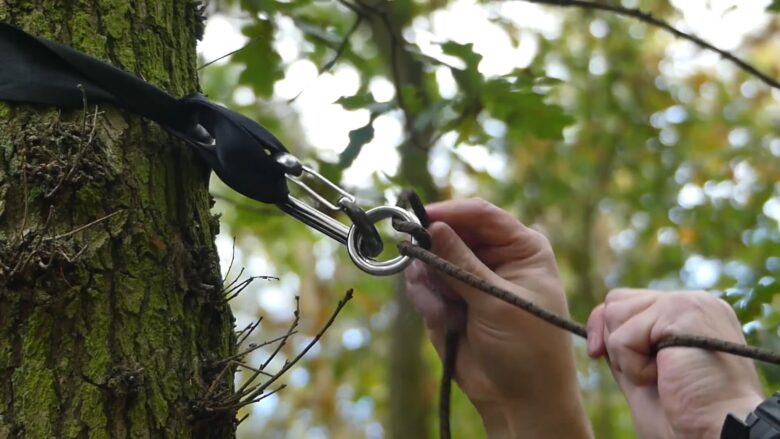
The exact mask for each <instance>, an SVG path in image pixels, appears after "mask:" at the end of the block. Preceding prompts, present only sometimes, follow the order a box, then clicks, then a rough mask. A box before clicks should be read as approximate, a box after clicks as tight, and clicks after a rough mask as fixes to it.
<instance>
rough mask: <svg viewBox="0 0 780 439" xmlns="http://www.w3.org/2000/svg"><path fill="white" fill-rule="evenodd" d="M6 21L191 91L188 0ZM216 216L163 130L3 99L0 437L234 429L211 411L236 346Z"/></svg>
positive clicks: (85, 0)
mask: <svg viewBox="0 0 780 439" xmlns="http://www.w3.org/2000/svg"><path fill="white" fill-rule="evenodd" d="M0 20H3V21H7V22H10V23H13V24H16V25H17V26H20V27H21V28H23V29H25V30H27V31H28V32H31V33H33V34H36V35H42V36H45V37H48V38H51V39H54V40H57V41H61V42H64V43H65V44H68V45H71V46H74V47H76V48H78V49H80V50H82V51H85V52H87V53H89V54H90V55H92V56H95V57H98V58H101V59H104V60H109V61H110V62H112V63H113V64H114V65H116V66H119V67H121V68H123V69H125V70H128V71H131V72H134V73H136V74H138V75H140V76H142V77H143V78H144V79H146V80H147V81H149V82H151V83H153V84H155V85H157V86H159V87H161V88H163V89H165V90H167V91H168V92H170V93H172V94H174V95H177V96H181V95H184V94H186V93H190V92H192V91H195V90H197V75H196V70H195V63H196V56H195V41H196V38H195V36H196V33H197V32H198V28H199V27H201V26H202V22H201V21H200V18H199V13H198V10H197V5H195V4H193V3H192V2H191V1H189V0H135V1H126V0H70V1H67V0H66V1H63V0H59V1H58V0H0ZM209 207H210V198H209V195H208V192H207V172H206V170H205V169H204V167H203V166H202V165H201V164H199V162H198V161H197V160H196V158H195V157H194V156H193V154H192V152H191V151H189V150H188V149H187V148H186V147H185V146H184V145H181V144H179V143H178V142H174V141H172V140H171V138H170V137H169V136H168V135H167V134H165V132H164V131H163V130H162V129H161V128H160V127H158V126H156V125H155V124H154V123H152V122H149V121H146V120H141V119H140V118H139V117H137V116H134V115H130V114H127V113H125V112H121V111H117V110H116V109H113V108H109V107H106V106H101V107H100V108H98V112H97V115H95V107H94V105H92V104H87V106H86V108H85V109H81V110H77V111H67V112H66V111H62V112H60V111H58V110H56V109H51V108H37V107H36V108H34V107H31V106H18V105H7V104H2V103H0V438H5V437H25V438H53V437H90V438H92V437H96V438H100V437H229V436H232V435H233V432H234V426H233V416H232V414H231V413H229V412H225V413H219V414H217V415H215V414H213V413H212V414H209V413H206V410H204V407H205V405H204V401H203V397H204V395H205V394H206V393H207V389H208V388H209V387H210V386H211V384H212V382H213V381H214V380H215V379H216V376H217V375H218V374H219V372H220V371H219V370H217V369H216V368H215V367H212V366H211V364H212V363H213V361H214V360H215V359H218V358H220V357H225V356H227V355H229V354H230V353H231V351H232V350H233V349H234V334H233V332H232V323H233V322H232V316H231V314H230V310H229V308H228V306H227V304H226V303H225V302H224V300H223V299H222V295H221V293H222V292H221V280H220V277H219V270H218V259H217V256H216V250H215V247H214V245H213V238H214V235H215V234H216V233H217V230H218V223H217V221H216V219H215V218H213V217H212V216H211V215H210V213H209ZM221 380H222V381H224V382H222V383H219V384H220V385H219V386H215V387H214V388H215V389H217V391H215V392H212V394H218V393H219V392H220V391H223V392H229V391H230V390H231V389H230V386H231V382H232V376H231V374H229V373H227V374H225V375H223V376H222V378H221Z"/></svg>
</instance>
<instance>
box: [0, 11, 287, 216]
mask: <svg viewBox="0 0 780 439" xmlns="http://www.w3.org/2000/svg"><path fill="white" fill-rule="evenodd" d="M85 98H86V99H87V100H88V101H89V102H92V103H107V104H112V105H115V106H117V107H120V108H123V109H125V110H128V111H130V112H132V113H135V114H138V115H140V116H143V117H146V118H148V119H151V120H153V121H155V122H157V123H158V124H160V125H161V126H163V127H164V128H165V129H166V130H168V131H169V132H171V133H172V134H174V135H175V136H177V137H179V138H180V139H182V140H184V141H185V142H187V143H188V144H190V145H192V146H194V147H195V148H196V149H197V151H198V152H199V153H200V155H201V156H202V157H203V159H204V160H205V161H206V162H207V163H208V165H209V166H210V167H211V168H212V169H213V170H214V172H216V174H217V175H218V176H219V178H220V179H221V180H222V181H224V182H225V184H227V185H228V186H229V187H231V188H232V189H234V190H235V191H237V192H240V193H241V194H243V195H246V196H247V197H250V198H252V199H255V200H258V201H262V202H266V203H277V202H281V201H284V200H285V199H286V198H287V194H288V190H287V184H286V179H285V176H284V170H283V168H282V167H281V166H280V165H279V164H277V163H276V157H277V156H278V155H280V154H282V153H285V152H286V151H287V150H286V148H285V147H284V146H283V145H282V144H281V142H279V140H277V139H276V138H275V137H274V136H273V135H272V134H271V133H270V132H268V131H267V130H266V129H265V128H263V127H262V126H261V125H259V124H258V123H257V122H255V121H253V120H251V119H249V118H247V117H245V116H242V115H241V114H239V113H236V112H234V111H230V110H228V109H227V108H224V107H222V106H220V105H217V104H215V103H213V102H211V101H209V100H208V99H206V98H205V97H204V96H202V95H200V94H192V95H189V96H186V97H184V98H181V99H177V98H175V97H173V96H171V95H169V94H168V93H166V92H164V91H162V90H160V89H158V88H157V87H155V86H153V85H151V84H149V83H148V82H146V81H143V80H142V79H139V78H137V77H136V76H134V75H131V74H129V73H127V72H125V71H123V70H120V69H118V68H116V67H113V66H111V65H109V64H107V63H104V62H102V61H100V60H97V59H95V58H92V57H90V56H89V55H86V54H84V53H82V52H79V51H77V50H74V49H72V48H70V47H67V46H63V45H61V44H57V43H55V42H52V41H49V40H46V39H43V38H38V37H34V36H32V35H30V34H28V33H26V32H24V31H22V30H21V29H19V28H17V27H14V26H12V25H10V24H7V23H0V100H3V101H9V102H19V103H29V104H43V105H53V106H57V107H63V108H78V107H81V106H82V105H84V99H85ZM204 129H205V130H204Z"/></svg>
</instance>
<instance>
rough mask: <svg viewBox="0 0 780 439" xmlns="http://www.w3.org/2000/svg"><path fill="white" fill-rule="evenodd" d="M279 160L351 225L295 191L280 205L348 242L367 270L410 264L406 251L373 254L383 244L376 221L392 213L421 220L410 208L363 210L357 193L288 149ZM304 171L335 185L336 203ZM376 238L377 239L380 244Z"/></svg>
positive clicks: (386, 271) (382, 272)
mask: <svg viewBox="0 0 780 439" xmlns="http://www.w3.org/2000/svg"><path fill="white" fill-rule="evenodd" d="M276 161H277V163H279V164H280V165H281V166H282V167H283V168H284V170H285V172H286V176H287V179H288V180H290V181H291V182H293V183H295V184H296V185H297V186H298V187H300V188H301V189H302V190H303V191H304V192H306V193H307V194H308V195H310V196H311V197H312V198H314V199H315V200H316V201H317V203H319V204H320V205H321V206H323V207H324V208H326V209H327V210H329V211H331V212H332V213H338V212H345V213H347V214H348V216H349V217H350V219H351V220H352V225H351V226H347V225H346V224H343V223H341V222H340V221H338V220H336V219H334V218H332V217H330V216H328V215H326V214H325V213H324V212H322V211H320V210H318V209H315V208H314V207H312V206H310V205H308V204H306V203H304V202H303V201H301V200H299V199H297V198H295V197H293V196H292V195H289V196H288V197H287V200H285V201H283V202H281V203H277V206H278V207H279V209H281V210H282V211H283V212H285V213H287V214H288V215H290V216H292V217H293V218H295V219H297V220H298V221H301V222H302V223H304V224H306V225H307V226H309V227H311V228H313V229H315V230H318V231H320V232H321V233H323V234H325V235H326V236H328V237H330V238H331V239H333V240H335V241H337V242H339V243H340V244H342V245H345V246H347V251H348V253H349V257H350V259H352V262H354V263H355V265H357V267H358V268H360V269H361V270H363V271H364V272H366V273H368V274H373V275H375V276H387V275H391V274H395V273H398V272H400V271H402V270H403V269H404V268H406V267H407V266H408V265H409V263H410V262H411V258H409V257H408V256H403V255H400V256H396V257H395V258H393V259H390V260H387V261H377V260H375V259H374V256H377V255H378V254H379V253H380V252H381V251H382V246H381V238H380V237H379V235H378V233H376V229H375V227H374V226H373V224H374V223H376V222H377V221H379V220H382V219H387V218H392V217H397V218H400V219H403V220H406V221H411V222H415V223H418V224H419V220H418V219H417V217H415V216H414V215H412V214H411V213H410V212H407V211H406V210H404V209H401V208H399V207H395V206H378V207H375V208H373V209H371V210H369V211H367V212H364V211H363V210H362V209H360V208H358V207H357V205H356V204H355V196H354V195H352V194H350V193H349V192H347V191H345V190H344V189H342V188H341V187H339V186H338V185H336V184H334V183H333V182H332V181H330V180H328V179H327V178H325V177H323V176H322V175H321V174H320V173H318V172H317V171H315V170H313V169H311V168H309V167H307V166H304V165H303V164H301V162H300V161H299V160H298V159H297V158H296V157H295V156H293V155H291V154H287V153H285V154H281V155H280V156H279V157H278V158H277V159H276ZM304 175H308V176H310V177H312V178H315V179H317V180H319V181H320V182H322V183H324V184H325V185H326V186H328V187H329V188H331V189H333V190H334V191H335V192H337V193H338V194H339V195H340V198H339V200H338V201H337V202H336V203H335V204H334V203H331V202H330V201H328V200H327V199H326V198H325V197H323V196H322V195H320V194H319V193H317V191H315V190H314V189H312V188H311V187H310V186H308V185H307V184H306V183H305V182H303V181H302V180H301V177H303V176H304ZM368 229H370V230H373V233H371V232H369V231H367V230H368ZM411 240H412V243H416V240H415V239H414V237H411ZM364 241H369V242H364ZM374 241H377V242H378V244H377V243H376V242H374ZM366 244H371V245H366Z"/></svg>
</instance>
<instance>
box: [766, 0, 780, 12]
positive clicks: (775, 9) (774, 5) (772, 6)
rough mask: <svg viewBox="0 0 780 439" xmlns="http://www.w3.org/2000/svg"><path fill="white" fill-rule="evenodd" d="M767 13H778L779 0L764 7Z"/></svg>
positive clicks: (779, 8)
mask: <svg viewBox="0 0 780 439" xmlns="http://www.w3.org/2000/svg"><path fill="white" fill-rule="evenodd" d="M766 10H767V11H771V12H780V0H774V1H772V3H770V4H769V6H767V7H766Z"/></svg>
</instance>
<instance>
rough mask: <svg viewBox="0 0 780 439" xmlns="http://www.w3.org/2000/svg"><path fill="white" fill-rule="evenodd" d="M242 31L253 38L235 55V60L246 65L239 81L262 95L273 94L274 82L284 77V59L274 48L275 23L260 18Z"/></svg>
mask: <svg viewBox="0 0 780 439" xmlns="http://www.w3.org/2000/svg"><path fill="white" fill-rule="evenodd" d="M242 32H243V33H244V35H246V36H247V37H249V38H250V39H251V40H250V42H249V46H248V47H247V48H246V49H244V50H242V51H241V52H238V53H237V54H235V55H234V56H233V61H236V62H240V63H243V64H244V65H245V66H246V68H244V71H243V72H241V75H240V76H239V77H238V82H239V83H241V84H246V85H248V86H250V87H252V90H254V92H255V93H257V94H258V95H260V96H265V97H268V96H271V94H272V93H273V91H274V83H275V82H276V81H277V80H279V79H282V77H283V73H282V70H281V64H282V59H281V57H279V55H278V54H277V53H276V51H275V50H274V49H273V39H274V38H273V35H274V28H273V24H271V22H270V21H263V20H258V21H256V22H254V23H252V24H250V25H248V26H246V27H244V28H243V29H242Z"/></svg>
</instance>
